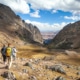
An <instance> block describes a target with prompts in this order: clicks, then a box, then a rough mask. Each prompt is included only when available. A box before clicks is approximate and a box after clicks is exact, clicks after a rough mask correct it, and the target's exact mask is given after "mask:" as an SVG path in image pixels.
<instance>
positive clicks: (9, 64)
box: [6, 44, 12, 69]
mask: <svg viewBox="0 0 80 80" xmlns="http://www.w3.org/2000/svg"><path fill="white" fill-rule="evenodd" d="M6 57H7V60H8V64H7V65H8V66H7V67H8V69H10V67H11V65H12V48H11V44H8V47H7V48H6Z"/></svg>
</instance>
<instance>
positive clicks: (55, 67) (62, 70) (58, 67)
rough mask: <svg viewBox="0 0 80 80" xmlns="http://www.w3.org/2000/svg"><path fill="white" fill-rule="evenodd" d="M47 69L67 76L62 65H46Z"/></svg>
mask: <svg viewBox="0 0 80 80" xmlns="http://www.w3.org/2000/svg"><path fill="white" fill-rule="evenodd" d="M46 69H50V70H52V71H57V72H59V73H62V74H66V72H65V71H64V69H63V68H62V66H60V65H53V66H47V65H46Z"/></svg>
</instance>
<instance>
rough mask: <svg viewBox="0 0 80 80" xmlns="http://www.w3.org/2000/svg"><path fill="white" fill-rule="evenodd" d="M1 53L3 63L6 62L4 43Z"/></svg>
mask: <svg viewBox="0 0 80 80" xmlns="http://www.w3.org/2000/svg"><path fill="white" fill-rule="evenodd" d="M1 54H2V57H3V62H4V64H6V46H5V45H3V47H2V49H1Z"/></svg>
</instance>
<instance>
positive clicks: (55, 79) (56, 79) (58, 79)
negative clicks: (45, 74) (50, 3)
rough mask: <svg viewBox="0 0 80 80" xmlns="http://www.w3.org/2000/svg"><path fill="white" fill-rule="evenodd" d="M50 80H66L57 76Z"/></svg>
mask: <svg viewBox="0 0 80 80" xmlns="http://www.w3.org/2000/svg"><path fill="white" fill-rule="evenodd" d="M52 80H66V79H65V78H63V77H61V76H59V77H57V78H54V79H52Z"/></svg>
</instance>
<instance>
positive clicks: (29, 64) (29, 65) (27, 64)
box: [24, 62, 34, 69]
mask: <svg viewBox="0 0 80 80" xmlns="http://www.w3.org/2000/svg"><path fill="white" fill-rule="evenodd" d="M24 66H28V67H30V68H31V69H34V68H33V66H32V64H31V63H29V62H27V63H26V64H24Z"/></svg>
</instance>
